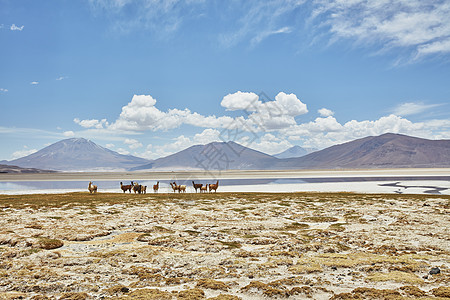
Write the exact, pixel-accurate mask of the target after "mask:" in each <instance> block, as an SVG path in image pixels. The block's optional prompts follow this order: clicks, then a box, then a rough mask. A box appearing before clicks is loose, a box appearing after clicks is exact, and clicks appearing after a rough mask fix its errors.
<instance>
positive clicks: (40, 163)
mask: <svg viewBox="0 0 450 300" xmlns="http://www.w3.org/2000/svg"><path fill="white" fill-rule="evenodd" d="M149 162H150V161H149V160H146V159H143V158H139V157H135V156H131V155H122V154H119V153H117V152H115V151H111V150H109V149H106V148H103V147H101V146H99V145H97V144H95V143H94V142H92V141H89V140H86V139H83V138H72V139H66V140H62V141H59V142H56V143H54V144H52V145H50V146H48V147H45V148H43V149H41V150H39V151H38V152H35V153H33V154H30V155H28V156H25V157H22V158H19V159H15V160H12V161H9V162H8V163H7V164H11V165H17V166H19V167H23V168H37V169H51V170H57V171H103V170H104V171H108V170H111V171H112V170H128V169H130V168H132V167H136V166H139V165H143V164H147V163H149Z"/></svg>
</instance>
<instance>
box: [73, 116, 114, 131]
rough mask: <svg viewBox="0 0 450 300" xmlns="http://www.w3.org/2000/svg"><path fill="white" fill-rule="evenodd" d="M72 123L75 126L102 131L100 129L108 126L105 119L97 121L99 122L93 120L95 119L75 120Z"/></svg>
mask: <svg viewBox="0 0 450 300" xmlns="http://www.w3.org/2000/svg"><path fill="white" fill-rule="evenodd" d="M73 121H74V122H75V123H76V124H78V125H80V126H81V127H84V128H96V129H102V128H104V127H106V126H108V122H107V121H106V119H103V120H101V121H99V120H95V119H92V120H80V119H78V118H75V119H73Z"/></svg>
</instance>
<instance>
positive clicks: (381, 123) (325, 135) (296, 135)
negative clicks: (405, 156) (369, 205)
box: [282, 115, 450, 149]
mask: <svg viewBox="0 0 450 300" xmlns="http://www.w3.org/2000/svg"><path fill="white" fill-rule="evenodd" d="M448 123H449V124H448V126H450V121H449V122H448ZM436 124H438V123H436ZM436 124H435V125H433V126H432V124H431V123H413V122H411V121H409V120H407V119H404V118H402V117H399V116H396V115H389V116H384V117H381V118H379V119H378V120H375V121H369V120H365V121H356V120H351V121H348V122H346V123H345V124H343V125H342V124H340V123H339V122H337V120H336V119H335V118H334V117H327V118H317V119H316V120H315V121H314V122H309V123H305V124H300V125H297V126H293V127H291V128H289V129H286V130H284V131H282V133H283V134H284V135H285V136H286V137H288V138H289V139H292V140H303V141H304V144H303V145H304V146H305V147H312V148H319V149H322V148H325V147H329V146H332V145H335V144H338V143H344V142H348V141H351V140H354V139H357V138H362V137H366V136H377V135H381V134H383V133H388V132H391V133H402V134H408V135H413V136H421V137H428V138H431V137H432V136H433V135H435V136H437V134H438V131H441V130H442V131H443V132H446V131H448V129H449V128H450V127H447V128H443V127H441V128H440V129H438V128H439V127H438V126H436ZM439 124H440V125H442V123H439Z"/></svg>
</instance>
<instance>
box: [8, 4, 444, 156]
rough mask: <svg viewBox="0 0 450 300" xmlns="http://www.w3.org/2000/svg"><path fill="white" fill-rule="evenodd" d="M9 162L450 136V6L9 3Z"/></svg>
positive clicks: (278, 149)
mask: <svg viewBox="0 0 450 300" xmlns="http://www.w3.org/2000/svg"><path fill="white" fill-rule="evenodd" d="M0 45H1V47H0V66H1V68H0V103H1V107H2V108H1V110H0V138H1V141H2V143H1V147H0V160H1V159H6V160H10V159H14V158H18V157H20V156H24V155H27V154H30V153H32V152H34V151H36V150H39V149H41V148H43V147H45V146H46V145H49V144H51V143H54V142H56V141H59V140H61V139H64V138H70V137H84V138H88V139H91V140H93V141H94V142H96V143H98V144H100V145H102V146H105V147H107V148H109V149H111V150H114V151H118V152H120V153H124V154H133V155H137V156H141V157H145V158H150V159H151V158H157V157H161V156H165V155H168V154H171V153H174V152H176V151H179V150H182V149H184V148H186V147H189V146H191V145H194V144H205V143H208V142H211V141H222V140H233V141H236V142H239V143H241V144H243V145H245V146H249V147H252V148H255V149H258V150H261V151H264V152H267V153H270V154H275V153H278V152H281V151H283V150H285V149H287V148H288V147H290V146H293V145H300V146H304V147H313V148H318V149H321V148H324V147H328V146H331V145H334V144H338V143H343V142H347V141H350V140H353V139H356V138H361V137H365V136H368V135H380V134H383V133H386V132H395V133H403V134H408V135H414V136H419V137H425V138H430V139H449V138H450V113H449V112H450V61H449V58H450V1H448V0H447V1H419V0H408V1H400V0H398V1H392V0H371V1H362V0H354V1H326V0H310V1H307V0H303V1H289V0H274V1H238V0H230V1H215V0H209V1H208V0H204V1H202V0H189V1H187V0H186V1H178V0H159V1H157V0H141V1H133V0H89V1H88V0H85V1H81V0H80V1H69V0H58V1H56V0H54V1H46V0H44V1H34V0H28V1H26V0H0Z"/></svg>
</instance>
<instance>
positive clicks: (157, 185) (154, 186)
mask: <svg viewBox="0 0 450 300" xmlns="http://www.w3.org/2000/svg"><path fill="white" fill-rule="evenodd" d="M158 190H159V181H158V182H157V183H156V184H154V185H153V192H154V193H157V192H158Z"/></svg>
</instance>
